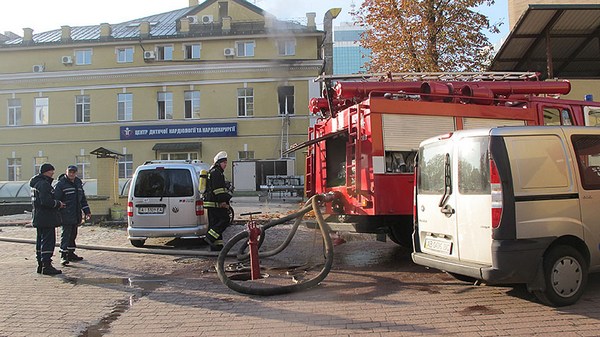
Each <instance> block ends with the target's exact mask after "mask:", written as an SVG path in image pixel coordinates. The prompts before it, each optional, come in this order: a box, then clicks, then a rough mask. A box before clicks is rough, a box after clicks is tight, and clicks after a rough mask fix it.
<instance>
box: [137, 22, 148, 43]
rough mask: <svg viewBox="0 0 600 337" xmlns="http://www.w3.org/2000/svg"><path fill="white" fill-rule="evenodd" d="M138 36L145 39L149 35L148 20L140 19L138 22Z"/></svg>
mask: <svg viewBox="0 0 600 337" xmlns="http://www.w3.org/2000/svg"><path fill="white" fill-rule="evenodd" d="M139 28H140V37H141V38H143V39H145V38H147V37H149V36H150V22H148V21H142V22H140V27H139Z"/></svg>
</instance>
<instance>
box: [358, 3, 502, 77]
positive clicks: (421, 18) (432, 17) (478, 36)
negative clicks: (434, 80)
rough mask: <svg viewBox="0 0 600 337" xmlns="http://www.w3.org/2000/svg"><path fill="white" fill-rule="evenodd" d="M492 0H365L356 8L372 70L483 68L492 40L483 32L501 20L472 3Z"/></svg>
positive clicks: (490, 52) (494, 26) (489, 56)
mask: <svg viewBox="0 0 600 337" xmlns="http://www.w3.org/2000/svg"><path fill="white" fill-rule="evenodd" d="M492 4H494V0H364V1H363V3H362V5H361V6H360V7H359V9H358V10H357V11H356V12H355V13H354V18H355V21H356V22H357V23H358V24H360V25H361V26H364V27H365V28H366V31H365V32H364V33H363V35H362V37H361V45H362V46H363V47H364V48H367V49H370V50H371V52H372V60H371V62H370V63H369V64H367V68H368V70H369V71H370V72H406V71H416V72H438V71H481V70H484V69H485V68H486V67H487V66H488V65H489V62H490V60H491V58H492V52H493V46H492V44H491V43H490V42H489V40H488V38H487V37H486V36H485V34H484V32H485V31H486V30H489V31H490V32H491V33H498V32H499V29H498V27H499V25H500V23H497V24H493V25H491V24H490V22H489V19H488V18H487V17H486V16H485V15H483V14H480V13H478V12H476V11H475V10H474V9H475V8H476V7H477V6H481V5H486V6H490V5H492Z"/></svg>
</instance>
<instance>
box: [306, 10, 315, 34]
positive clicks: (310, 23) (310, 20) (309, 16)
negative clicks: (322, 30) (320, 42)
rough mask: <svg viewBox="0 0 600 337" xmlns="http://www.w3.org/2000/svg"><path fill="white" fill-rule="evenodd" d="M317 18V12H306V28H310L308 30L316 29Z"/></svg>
mask: <svg viewBox="0 0 600 337" xmlns="http://www.w3.org/2000/svg"><path fill="white" fill-rule="evenodd" d="M316 18H317V13H314V12H310V13H306V21H307V23H306V28H308V29H310V30H317V23H316V20H315V19H316Z"/></svg>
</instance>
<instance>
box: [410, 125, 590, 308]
mask: <svg viewBox="0 0 600 337" xmlns="http://www.w3.org/2000/svg"><path fill="white" fill-rule="evenodd" d="M416 175H417V181H416V197H415V232H414V234H413V240H414V247H415V251H414V253H413V254H412V258H413V261H414V262H415V263H417V264H420V265H424V266H428V267H433V268H437V269H440V270H443V271H446V272H448V273H449V274H451V275H453V276H455V277H456V278H457V279H459V280H463V281H477V280H480V281H484V282H486V283H489V284H510V283H525V284H527V288H528V290H529V291H532V292H533V293H535V295H536V296H537V297H538V298H539V299H540V301H542V302H543V303H545V304H548V305H554V306H563V305H569V304H573V303H575V302H577V300H578V299H579V298H580V297H581V295H582V293H583V291H584V288H585V285H586V281H587V274H588V272H597V271H599V270H600V245H599V244H600V128H592V127H572V126H563V127H553V126H541V127H539V126H538V127H535V126H532V127H529V126H525V127H497V128H488V129H478V130H465V131H457V132H454V133H452V134H447V135H444V136H439V137H435V138H430V139H428V140H425V141H423V142H422V143H421V145H420V148H419V152H418V161H417V173H416Z"/></svg>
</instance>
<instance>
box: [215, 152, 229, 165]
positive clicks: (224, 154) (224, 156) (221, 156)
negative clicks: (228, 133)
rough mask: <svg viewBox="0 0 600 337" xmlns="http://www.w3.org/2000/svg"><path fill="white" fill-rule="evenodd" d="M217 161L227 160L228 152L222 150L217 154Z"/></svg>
mask: <svg viewBox="0 0 600 337" xmlns="http://www.w3.org/2000/svg"><path fill="white" fill-rule="evenodd" d="M214 159H215V163H218V162H219V161H220V160H223V159H225V160H227V152H225V151H221V152H219V153H217V155H216V156H215V158H214Z"/></svg>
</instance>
